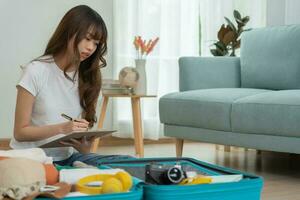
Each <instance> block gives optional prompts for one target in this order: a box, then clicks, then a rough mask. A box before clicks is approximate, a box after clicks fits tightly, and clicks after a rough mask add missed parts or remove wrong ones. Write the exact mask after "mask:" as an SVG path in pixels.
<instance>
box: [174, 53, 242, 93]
mask: <svg viewBox="0 0 300 200" xmlns="http://www.w3.org/2000/svg"><path fill="white" fill-rule="evenodd" d="M239 87H241V69H240V58H238V57H181V58H180V59H179V89H180V91H187V90H197V89H208V88H239Z"/></svg>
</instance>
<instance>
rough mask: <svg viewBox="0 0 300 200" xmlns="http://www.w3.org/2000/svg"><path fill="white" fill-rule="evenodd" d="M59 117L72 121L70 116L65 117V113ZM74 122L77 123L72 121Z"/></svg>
mask: <svg viewBox="0 0 300 200" xmlns="http://www.w3.org/2000/svg"><path fill="white" fill-rule="evenodd" d="M61 116H62V117H63V118H65V119H67V120H70V121H73V118H72V117H70V116H68V115H66V114H65V113H62V114H61ZM74 121H75V122H78V121H77V120H74Z"/></svg>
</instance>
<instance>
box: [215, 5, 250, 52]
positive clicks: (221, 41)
mask: <svg viewBox="0 0 300 200" xmlns="http://www.w3.org/2000/svg"><path fill="white" fill-rule="evenodd" d="M233 16H234V19H235V21H236V23H237V27H236V26H235V25H234V24H233V23H232V22H231V20H230V19H228V18H227V17H224V18H225V20H226V22H227V25H226V26H225V24H222V26H221V28H220V30H219V32H218V41H217V42H215V43H214V44H213V45H214V46H215V48H213V49H211V50H210V52H211V53H212V54H213V55H214V56H228V55H229V56H235V50H236V49H238V48H240V45H241V39H240V36H241V34H242V32H244V31H246V30H245V29H244V26H246V24H247V23H248V22H249V20H250V17H249V16H245V17H242V16H241V14H240V13H239V12H238V11H237V10H234V11H233ZM247 30H250V29H247Z"/></svg>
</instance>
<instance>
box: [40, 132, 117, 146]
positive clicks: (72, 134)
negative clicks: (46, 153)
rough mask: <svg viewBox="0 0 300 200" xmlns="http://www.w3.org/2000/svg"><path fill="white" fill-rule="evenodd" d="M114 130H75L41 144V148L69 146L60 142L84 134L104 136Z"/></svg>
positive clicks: (86, 135)
mask: <svg viewBox="0 0 300 200" xmlns="http://www.w3.org/2000/svg"><path fill="white" fill-rule="evenodd" d="M113 132H116V130H104V129H98V130H89V131H80V132H73V133H70V134H68V135H65V136H62V137H59V138H56V139H54V140H52V141H50V142H47V143H45V144H41V145H40V146H39V147H40V148H55V147H67V145H64V144H61V143H60V142H66V141H68V140H70V139H71V138H73V139H80V138H82V137H83V136H85V137H86V138H87V139H89V138H91V137H93V136H95V137H97V138H98V137H104V136H108V135H110V134H112V133H113Z"/></svg>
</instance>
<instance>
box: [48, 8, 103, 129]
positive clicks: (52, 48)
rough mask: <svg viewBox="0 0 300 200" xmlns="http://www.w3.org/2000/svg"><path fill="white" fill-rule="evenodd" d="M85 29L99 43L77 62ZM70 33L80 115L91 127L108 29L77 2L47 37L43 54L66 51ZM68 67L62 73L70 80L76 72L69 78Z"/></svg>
mask: <svg viewBox="0 0 300 200" xmlns="http://www.w3.org/2000/svg"><path fill="white" fill-rule="evenodd" d="M88 31H89V32H91V33H92V34H91V35H92V39H95V40H99V45H98V46H97V49H96V51H95V52H94V53H93V54H92V55H91V56H90V57H88V58H87V59H85V60H84V61H82V62H80V60H79V58H80V57H79V52H78V43H79V42H80V41H81V40H82V39H84V38H85V37H86V35H87V32H88ZM73 37H74V43H73V48H74V49H73V50H74V53H75V60H74V61H73V62H74V63H71V64H76V65H79V68H78V77H79V83H78V89H79V97H80V105H81V107H82V108H83V117H84V118H85V119H86V120H87V121H89V122H90V124H89V126H90V127H92V126H93V125H94V123H95V122H96V121H97V118H96V104H97V99H98V96H99V93H100V89H101V82H102V81H101V72H100V68H102V67H105V66H106V60H105V59H104V57H103V56H104V54H105V53H106V51H107V29H106V26H105V23H104V21H103V19H102V18H101V16H100V15H99V14H98V13H97V12H96V11H94V10H93V9H91V8H90V7H88V6H86V5H80V6H76V7H74V8H72V9H71V10H69V11H68V12H67V13H66V14H65V16H64V17H63V18H62V20H61V21H60V23H59V25H58V27H57V28H56V30H55V32H54V34H53V35H52V37H51V38H50V40H49V42H48V45H47V47H46V50H45V52H44V55H43V56H47V55H51V56H53V57H55V56H58V55H60V54H61V53H65V51H66V50H67V47H68V42H69V41H70V39H71V38H73ZM70 67H71V65H68V67H66V68H65V69H64V74H65V76H66V78H68V79H69V80H70V81H74V78H75V75H74V77H73V78H71V77H69V76H68V75H67V73H66V71H67V70H68V69H69V68H70ZM76 73H77V71H76ZM76 73H75V74H76Z"/></svg>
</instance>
